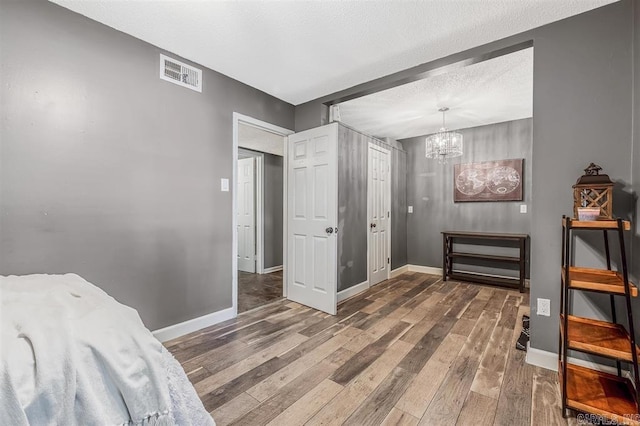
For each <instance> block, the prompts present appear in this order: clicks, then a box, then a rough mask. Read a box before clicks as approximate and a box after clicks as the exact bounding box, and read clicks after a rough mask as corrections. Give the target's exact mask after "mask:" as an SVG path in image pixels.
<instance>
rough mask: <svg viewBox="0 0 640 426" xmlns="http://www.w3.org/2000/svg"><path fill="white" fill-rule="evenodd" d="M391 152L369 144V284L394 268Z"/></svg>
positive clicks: (386, 274) (377, 281)
mask: <svg viewBox="0 0 640 426" xmlns="http://www.w3.org/2000/svg"><path fill="white" fill-rule="evenodd" d="M390 158H391V155H390V153H389V151H387V150H386V149H383V148H380V147H379V146H377V145H374V144H369V167H368V175H369V176H368V189H367V200H368V201H367V202H368V207H367V212H368V216H369V223H368V228H369V285H375V284H377V283H379V282H381V281H384V280H386V279H388V278H389V269H390V268H391V257H390V250H391V249H390V247H391V238H390V230H391V200H390V198H391V166H390Z"/></svg>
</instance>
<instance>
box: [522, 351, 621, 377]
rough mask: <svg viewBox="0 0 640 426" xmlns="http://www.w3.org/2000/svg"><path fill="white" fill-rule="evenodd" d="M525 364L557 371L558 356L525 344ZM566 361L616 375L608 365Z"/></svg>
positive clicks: (614, 369)
mask: <svg viewBox="0 0 640 426" xmlns="http://www.w3.org/2000/svg"><path fill="white" fill-rule="evenodd" d="M526 360H527V364H531V365H535V366H538V367H542V368H546V369H547V370H551V371H558V354H557V353H555V352H548V351H543V350H541V349H536V348H532V347H531V346H529V343H527V358H526ZM568 361H569V362H570V363H571V364H575V365H579V366H581V367H586V368H590V369H592V370H598V371H603V372H605V373H612V374H617V373H618V371H617V370H616V368H615V367H611V366H609V365H602V364H598V363H596V362H593V361H587V360H584V359H578V358H574V357H568Z"/></svg>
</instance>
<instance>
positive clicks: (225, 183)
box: [220, 178, 229, 192]
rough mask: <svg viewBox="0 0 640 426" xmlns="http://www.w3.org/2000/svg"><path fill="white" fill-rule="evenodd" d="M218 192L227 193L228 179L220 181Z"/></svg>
mask: <svg viewBox="0 0 640 426" xmlns="http://www.w3.org/2000/svg"><path fill="white" fill-rule="evenodd" d="M220 191H222V192H229V179H225V178H222V179H220Z"/></svg>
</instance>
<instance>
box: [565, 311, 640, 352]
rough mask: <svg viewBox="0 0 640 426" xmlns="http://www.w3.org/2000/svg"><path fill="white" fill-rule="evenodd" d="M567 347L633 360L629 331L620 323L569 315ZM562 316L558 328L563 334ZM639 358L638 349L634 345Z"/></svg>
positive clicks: (639, 350)
mask: <svg viewBox="0 0 640 426" xmlns="http://www.w3.org/2000/svg"><path fill="white" fill-rule="evenodd" d="M568 320H569V321H568V326H567V327H568V329H569V334H568V342H569V349H573V350H576V351H581V352H588V353H592V354H596V355H602V356H606V357H609V358H614V359H618V360H622V361H629V362H631V361H633V358H632V354H631V341H630V339H629V333H627V330H625V328H624V327H623V326H622V325H620V324H613V323H610V322H606V321H599V320H595V319H591V318H582V317H576V316H573V315H569V318H568ZM563 327H564V317H563V315H560V330H561V332H562V333H563V335H564V328H563ZM636 353H637V354H638V357H639V358H640V349H638V348H637V346H636Z"/></svg>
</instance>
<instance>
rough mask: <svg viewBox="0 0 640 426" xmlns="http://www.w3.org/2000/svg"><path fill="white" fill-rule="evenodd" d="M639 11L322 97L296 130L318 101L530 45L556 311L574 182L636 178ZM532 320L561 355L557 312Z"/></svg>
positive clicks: (546, 257) (539, 273)
mask: <svg viewBox="0 0 640 426" xmlns="http://www.w3.org/2000/svg"><path fill="white" fill-rule="evenodd" d="M632 8H633V2H632V1H631V0H622V1H620V2H616V3H613V4H611V5H608V6H605V7H602V8H599V9H595V10H592V11H590V12H587V13H584V14H581V15H578V16H574V17H571V18H568V19H565V20H562V21H558V22H555V23H552V24H549V25H546V26H543V27H539V28H536V29H533V30H531V31H527V32H524V33H521V34H518V35H515V36H512V37H509V38H506V39H503V40H499V41H496V42H493V43H489V44H486V45H483V46H479V47H476V48H473V49H470V50H467V51H463V52H459V53H456V54H453V55H451V56H449V57H447V58H442V59H439V60H437V61H432V62H429V63H426V64H423V65H421V66H418V67H414V68H413V69H409V70H405V71H402V72H400V73H397V74H395V75H391V76H388V77H386V78H384V79H382V80H379V81H376V82H372V83H370V84H365V85H360V86H358V87H356V88H351V89H347V90H344V91H342V92H340V93H335V94H332V95H328V96H325V97H323V98H320V99H317V100H316V101H314V102H309V103H307V104H305V105H304V109H303V110H300V111H298V110H296V126H297V127H296V130H303V129H304V127H300V126H305V127H306V126H308V127H314V126H316V125H319V124H320V123H321V122H322V120H323V119H326V117H324V116H322V115H317V116H313V114H315V113H317V112H318V108H315V107H314V106H313V103H317V104H321V103H323V102H328V101H330V100H332V99H337V98H338V97H341V96H345V95H349V94H352V93H356V92H358V91H360V90H362V89H374V88H375V87H376V85H378V84H380V83H381V82H384V83H388V82H389V81H395V80H399V79H401V78H403V77H406V76H407V75H415V74H417V73H418V72H420V71H425V70H428V69H433V68H435V67H438V66H441V65H446V64H449V63H452V62H456V61H459V60H463V59H466V58H469V57H477V56H479V55H482V54H486V53H489V52H492V51H494V50H497V49H499V48H504V47H508V46H512V45H514V44H517V43H520V42H525V41H529V40H533V42H534V77H533V158H532V161H531V164H532V179H533V186H532V188H533V193H532V205H531V209H530V210H529V211H530V215H531V218H532V221H531V300H532V303H533V304H534V305H535V301H536V299H537V298H539V297H540V298H548V299H551V310H552V312H554V313H557V312H558V311H559V306H558V304H559V296H560V282H559V279H560V277H559V268H560V245H561V240H560V218H561V216H562V215H563V214H571V206H572V196H571V185H573V184H574V183H575V181H576V179H577V178H578V177H579V176H580V175H581V174H582V169H584V167H585V166H586V165H587V164H589V163H590V162H591V161H594V162H596V163H598V164H600V165H601V166H602V167H603V168H604V169H605V171H606V172H607V173H609V175H610V176H611V177H612V178H613V179H615V180H617V181H619V182H620V184H619V185H620V186H622V187H626V186H628V185H629V184H630V182H631V161H630V157H631V140H632V131H631V130H632V109H631V108H630V105H632V96H631V94H632V88H633V86H632V55H631V53H632V38H633V36H632V29H633V13H632V12H633V10H632ZM636 72H637V71H636ZM298 125H300V126H298ZM627 189H628V190H629V191H630V190H631V189H630V188H627ZM636 189H637V186H636ZM409 230H410V231H411V227H409ZM532 314H533V315H532V318H531V324H532V329H531V346H533V347H535V348H537V349H542V350H547V351H556V350H557V345H558V339H557V335H558V316H557V315H556V314H554V315H552V316H551V317H543V316H537V315H536V314H535V309H532ZM636 316H640V312H638V313H637V315H636Z"/></svg>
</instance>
